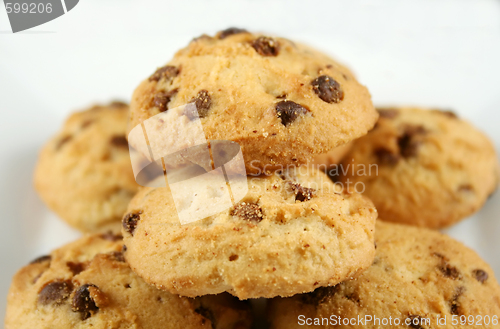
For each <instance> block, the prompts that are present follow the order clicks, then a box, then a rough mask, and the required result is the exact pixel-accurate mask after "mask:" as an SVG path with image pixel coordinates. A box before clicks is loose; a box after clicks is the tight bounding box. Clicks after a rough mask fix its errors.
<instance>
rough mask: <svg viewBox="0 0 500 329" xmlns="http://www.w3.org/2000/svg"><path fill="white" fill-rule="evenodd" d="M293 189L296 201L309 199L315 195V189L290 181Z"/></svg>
mask: <svg viewBox="0 0 500 329" xmlns="http://www.w3.org/2000/svg"><path fill="white" fill-rule="evenodd" d="M289 184H290V186H291V188H292V191H293V192H294V193H295V201H300V202H304V201H309V200H311V198H312V197H313V195H314V192H315V189H312V188H308V187H303V186H301V185H300V184H296V183H289Z"/></svg>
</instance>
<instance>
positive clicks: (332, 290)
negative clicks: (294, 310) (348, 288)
mask: <svg viewBox="0 0 500 329" xmlns="http://www.w3.org/2000/svg"><path fill="white" fill-rule="evenodd" d="M339 290H340V284H338V285H336V286H333V287H320V288H318V289H316V290H314V291H312V292H310V293H307V294H303V295H302V302H303V303H304V304H310V305H314V306H318V305H319V304H322V303H324V302H326V301H327V300H328V298H331V297H333V296H334V295H335V294H336V293H337V292H338V291H339Z"/></svg>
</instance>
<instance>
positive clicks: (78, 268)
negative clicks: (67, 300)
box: [66, 262, 86, 275]
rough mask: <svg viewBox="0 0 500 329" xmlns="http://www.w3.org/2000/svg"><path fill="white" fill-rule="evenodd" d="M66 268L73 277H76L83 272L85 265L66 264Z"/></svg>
mask: <svg viewBox="0 0 500 329" xmlns="http://www.w3.org/2000/svg"><path fill="white" fill-rule="evenodd" d="M66 266H67V267H68V268H69V270H70V271H71V273H73V275H77V274H79V273H81V272H83V271H84V270H85V267H86V264H84V263H74V262H67V263H66Z"/></svg>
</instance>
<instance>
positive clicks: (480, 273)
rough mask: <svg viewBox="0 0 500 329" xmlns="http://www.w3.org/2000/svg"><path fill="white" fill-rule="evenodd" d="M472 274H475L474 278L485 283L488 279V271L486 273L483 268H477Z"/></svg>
mask: <svg viewBox="0 0 500 329" xmlns="http://www.w3.org/2000/svg"><path fill="white" fill-rule="evenodd" d="M472 275H473V276H474V278H475V279H476V280H477V281H479V282H481V283H485V282H486V280H488V273H486V271H484V270H481V269H477V270H474V271H472Z"/></svg>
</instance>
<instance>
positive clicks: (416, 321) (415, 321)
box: [408, 315, 424, 329]
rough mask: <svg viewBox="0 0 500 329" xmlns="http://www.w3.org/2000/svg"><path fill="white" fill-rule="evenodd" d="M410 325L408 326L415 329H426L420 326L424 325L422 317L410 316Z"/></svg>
mask: <svg viewBox="0 0 500 329" xmlns="http://www.w3.org/2000/svg"><path fill="white" fill-rule="evenodd" d="M408 320H409V322H410V323H409V324H408V326H409V327H410V328H415V329H424V327H422V326H421V325H420V324H421V323H424V321H423V320H422V317H421V316H420V315H409V316H408Z"/></svg>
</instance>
